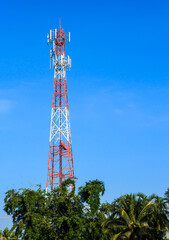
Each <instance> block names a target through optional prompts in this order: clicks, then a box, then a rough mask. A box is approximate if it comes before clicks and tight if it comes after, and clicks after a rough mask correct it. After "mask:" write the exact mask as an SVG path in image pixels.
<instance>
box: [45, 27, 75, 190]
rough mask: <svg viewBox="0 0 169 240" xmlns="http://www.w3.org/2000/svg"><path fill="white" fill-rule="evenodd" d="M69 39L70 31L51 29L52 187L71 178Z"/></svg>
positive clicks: (49, 184) (49, 183) (49, 176)
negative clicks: (67, 43)
mask: <svg viewBox="0 0 169 240" xmlns="http://www.w3.org/2000/svg"><path fill="white" fill-rule="evenodd" d="M66 40H68V41H69V42H70V33H69V34H68V36H67V35H66V34H65V32H64V29H63V28H59V29H55V30H50V35H47V43H52V48H51V49H50V57H51V59H52V66H53V68H54V85H53V98H52V113H51V126H50V139H49V154H48V169H47V181H46V188H47V189H50V190H52V189H54V188H55V187H57V186H58V185H59V184H61V183H62V181H63V180H66V179H67V178H74V167H73V154H72V142H71V132H70V119H69V105H68V94H67V81H66V70H67V69H68V68H70V67H71V60H70V58H69V56H68V57H65V41H66Z"/></svg>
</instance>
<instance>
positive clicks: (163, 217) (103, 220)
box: [0, 179, 169, 240]
mask: <svg viewBox="0 0 169 240" xmlns="http://www.w3.org/2000/svg"><path fill="white" fill-rule="evenodd" d="M104 192H105V186H104V184H103V182H101V181H99V180H94V181H89V182H87V183H86V184H85V186H82V187H80V188H79V189H78V190H77V191H76V190H75V182H74V180H72V179H68V180H66V181H64V182H63V183H62V185H61V186H58V187H57V188H55V189H54V190H52V191H50V192H46V191H45V190H43V189H42V188H41V186H37V188H36V189H35V190H32V189H19V190H15V189H12V190H9V191H8V192H7V193H6V197H5V199H4V202H5V206H4V210H5V212H6V213H7V214H8V215H10V216H11V217H12V220H13V226H12V228H11V229H8V228H5V229H4V231H3V232H2V231H0V239H15V240H17V239H24V240H62V239H64V240H78V239H79V240H109V239H110V240H127V239H128V240H167V239H168V238H167V233H168V231H169V189H168V190H167V191H166V193H165V195H164V197H159V196H157V195H151V196H149V197H148V196H146V195H144V194H142V193H137V194H126V195H122V196H121V197H119V198H117V199H115V200H114V201H113V202H112V203H107V202H105V203H101V196H103V194H104Z"/></svg>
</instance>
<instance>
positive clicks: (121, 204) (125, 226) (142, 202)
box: [104, 194, 155, 240]
mask: <svg viewBox="0 0 169 240" xmlns="http://www.w3.org/2000/svg"><path fill="white" fill-rule="evenodd" d="M154 208H155V203H154V202H153V200H152V199H148V198H147V197H146V196H145V195H143V194H127V195H124V196H121V197H120V198H118V199H117V200H115V201H114V202H113V203H112V205H111V207H110V206H109V210H110V211H109V213H108V217H107V219H106V221H105V223H104V228H105V232H106V233H109V234H110V235H111V239H112V240H125V239H131V240H151V239H153V238H151V230H152V229H151V226H150V225H149V219H150V217H151V214H152V213H153V211H154ZM153 240H154V239H153Z"/></svg>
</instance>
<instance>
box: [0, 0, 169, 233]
mask: <svg viewBox="0 0 169 240" xmlns="http://www.w3.org/2000/svg"><path fill="white" fill-rule="evenodd" d="M168 12H169V2H168V1H167V0H166V1H163V0H161V1H156V0H152V1H150V0H148V1H134V0H133V1H131V0H129V1H126V0H120V1H108V0H105V1H92V0H91V1H89V0H86V1H73V0H72V1H48V2H47V1H38V0H37V1H32V0H29V1H27V0H25V1H17V0H16V1H11V0H7V1H3V2H2V3H1V7H0V22H1V32H0V34H1V36H0V43H1V44H0V146H1V151H0V169H1V174H0V182H1V187H0V229H3V228H4V227H5V226H9V225H10V219H9V218H8V217H6V215H5V214H4V213H3V211H2V208H3V199H4V196H5V192H6V191H7V190H9V189H11V188H16V189H18V188H20V187H32V186H35V185H36V184H41V185H42V187H45V183H46V174H47V157H48V141H49V127H50V113H51V102H52V88H53V70H50V69H49V47H48V46H47V45H46V34H47V33H48V32H49V30H50V29H51V28H57V27H58V25H59V17H61V22H62V27H63V28H64V29H65V31H66V32H68V31H70V32H71V44H68V45H67V46H66V52H67V54H69V55H70V57H71V58H72V69H71V71H70V72H69V73H68V75H67V82H68V95H69V105H70V117H71V132H72V142H73V154H74V168H75V175H76V177H77V178H78V181H77V187H78V186H80V185H82V184H84V183H85V182H86V181H88V180H91V179H96V178H97V179H99V180H102V181H104V183H105V186H106V193H105V196H104V198H103V200H107V201H109V202H111V201H113V199H114V198H116V197H118V196H120V195H121V194H125V193H130V192H144V193H145V194H148V195H149V194H151V193H157V194H159V195H162V194H163V193H164V192H165V190H166V189H167V188H168V187H169V185H168V182H169V174H168V169H169V107H168V106H169V15H168Z"/></svg>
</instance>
